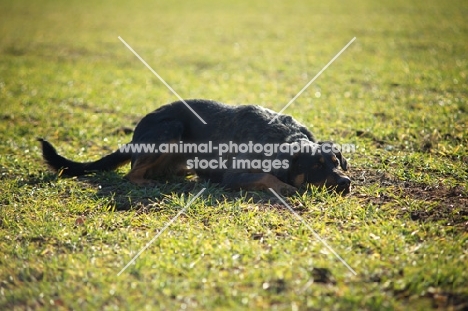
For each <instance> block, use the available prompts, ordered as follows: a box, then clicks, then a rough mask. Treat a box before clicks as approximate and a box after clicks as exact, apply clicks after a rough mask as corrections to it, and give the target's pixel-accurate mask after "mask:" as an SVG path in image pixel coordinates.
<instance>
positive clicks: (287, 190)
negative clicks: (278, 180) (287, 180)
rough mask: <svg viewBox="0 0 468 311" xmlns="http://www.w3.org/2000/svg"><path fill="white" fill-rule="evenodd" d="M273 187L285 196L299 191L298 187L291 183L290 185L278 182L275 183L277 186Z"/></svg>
mask: <svg viewBox="0 0 468 311" xmlns="http://www.w3.org/2000/svg"><path fill="white" fill-rule="evenodd" d="M272 189H273V190H274V191H275V192H276V193H278V194H281V195H283V196H286V197H288V196H291V195H293V194H295V193H296V192H297V188H296V187H293V186H291V185H288V184H278V185H275V187H272Z"/></svg>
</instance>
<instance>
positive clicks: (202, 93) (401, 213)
mask: <svg viewBox="0 0 468 311" xmlns="http://www.w3.org/2000/svg"><path fill="white" fill-rule="evenodd" d="M467 14H468V5H467V3H466V2H465V1H456V0H453V1H449V2H440V1H432V0H430V1H426V2H424V3H423V2H421V3H420V2H417V1H410V2H408V1H399V0H398V1H384V2H375V1H368V0H352V1H347V2H342V1H331V2H319V1H314V2H311V1H299V0H297V1H288V2H285V1H255V2H253V3H252V2H247V1H237V2H230V1H216V2H215V1H208V0H199V1H191V2H187V1H170V2H168V1H167V2H162V3H156V2H153V1H140V2H138V3H130V2H126V1H112V2H111V1H100V2H93V1H83V0H82V1H67V2H59V1H49V0H39V1H34V2H26V1H12V0H7V1H2V3H1V4H0V55H1V57H0V120H1V122H0V134H1V139H0V154H1V157H0V179H1V183H0V237H1V238H0V309H18V310H22V309H52V308H57V309H117V308H119V309H132V310H138V309H144V308H147V309H189V310H193V309H213V310H220V309H278V310H286V309H292V310H305V309H312V310H317V309H320V310H321V309H337V310H351V309H355V310H362V309H367V310H394V309H397V310H403V309H407V308H413V309H415V310H427V309H429V308H442V309H446V308H447V309H450V308H452V309H466V308H468V287H467V286H466V284H468V272H467V270H466V260H467V256H468V252H467V249H468V248H467V246H468V234H467V228H468V199H467V192H468V189H467V186H466V180H467V179H468V171H467V169H466V165H467V163H468V153H467V151H466V150H467V149H466V146H467V143H468V138H467V137H468V130H467V127H466V124H467V121H468V118H467V112H468V104H467V99H468V93H467V90H468V87H467V82H466V81H467V75H468V62H467V59H468V53H467V50H466V42H467V41H468V26H467V24H466V16H467ZM118 36H121V37H122V38H123V39H124V40H125V41H127V42H128V43H129V44H130V45H131V46H132V47H133V48H134V49H135V50H136V51H137V52H138V53H139V54H140V55H141V56H142V57H143V58H144V59H145V60H146V61H147V62H148V64H150V65H151V66H152V67H153V68H154V69H155V70H156V71H157V72H158V73H159V74H160V75H161V76H162V77H164V79H165V80H166V81H167V82H168V83H169V84H170V85H171V86H172V87H173V88H174V89H175V90H176V91H177V92H178V93H179V94H180V95H181V96H182V97H184V98H211V99H216V100H219V101H223V102H226V103H229V104H243V103H256V104H260V105H263V106H265V107H269V108H271V109H275V110H276V111H279V110H280V109H281V108H282V107H283V106H284V105H285V104H286V103H287V102H288V101H289V100H290V99H291V98H292V97H294V95H296V94H297V92H298V91H299V90H300V89H301V88H302V87H303V86H304V85H306V83H307V82H308V81H309V80H310V79H311V78H312V77H313V76H314V75H315V74H316V73H317V72H318V71H320V69H322V67H323V66H324V65H325V64H326V63H327V62H328V61H329V60H330V59H331V58H332V57H333V56H334V55H335V54H336V53H337V52H338V51H339V50H340V49H341V48H342V47H343V46H344V45H345V44H346V43H347V42H349V40H351V39H352V38H353V37H357V40H356V41H355V42H354V43H353V44H352V45H351V46H350V47H349V49H348V50H346V51H345V52H344V53H343V55H342V56H341V57H340V58H339V59H337V60H336V62H334V63H333V64H332V65H331V66H330V67H329V68H328V69H327V70H326V71H325V72H324V73H323V75H322V76H320V78H318V79H317V80H316V82H314V83H313V84H312V85H311V86H310V87H309V88H308V90H307V91H306V92H304V93H303V94H302V95H301V96H300V97H299V98H298V99H297V101H295V102H294V104H293V105H291V106H290V107H289V108H288V109H287V110H286V111H285V113H287V114H290V115H292V116H294V117H295V118H296V119H298V120H299V121H300V122H302V123H304V124H306V125H307V126H308V127H309V128H310V129H311V130H312V131H313V132H314V133H315V134H316V136H317V137H318V138H320V139H323V140H334V141H336V142H338V143H354V144H356V145H357V147H358V148H357V152H356V153H353V154H347V155H346V156H347V157H348V158H349V160H350V163H351V165H352V168H351V171H350V176H351V177H352V179H353V185H354V188H353V191H352V194H351V195H349V196H347V197H338V196H335V195H331V194H328V193H324V192H322V191H320V190H317V189H313V188H310V189H308V190H307V191H306V193H304V194H297V195H295V196H293V197H290V198H288V199H287V202H288V204H290V205H291V206H292V207H293V208H294V209H295V211H296V212H297V213H299V214H300V215H301V217H302V218H303V219H304V220H305V221H306V222H307V224H308V225H310V226H311V227H312V228H313V229H314V230H315V231H316V232H317V234H319V235H320V236H321V237H322V238H324V239H325V240H326V241H327V243H328V244H330V245H331V246H332V247H333V249H334V250H335V251H336V252H337V253H338V254H340V256H341V257H343V258H344V259H345V260H346V262H347V263H349V265H350V266H351V267H352V268H353V269H354V270H356V272H357V275H353V274H352V273H351V272H350V271H349V270H348V269H347V268H346V267H345V266H344V265H343V264H342V263H341V262H339V261H338V260H337V259H336V258H335V257H334V256H333V254H331V253H330V252H329V250H327V249H326V248H325V247H324V246H323V245H322V244H321V243H320V242H319V241H317V240H316V239H315V238H314V236H313V235H312V233H311V232H310V231H309V230H308V229H307V227H306V226H305V225H304V224H303V223H301V222H299V221H298V220H297V219H296V218H295V217H294V215H292V214H291V213H290V212H289V211H288V210H287V209H286V208H285V207H284V206H283V205H282V204H281V202H280V201H279V200H278V199H276V198H275V197H273V196H272V195H270V194H269V193H252V192H249V193H246V192H228V191H224V190H222V189H219V187H217V186H216V185H214V184H210V183H195V182H193V181H187V182H180V181H168V182H167V183H164V182H162V183H161V184H159V185H158V186H156V187H146V188H144V187H143V188H141V187H136V186H133V185H131V184H129V183H127V182H125V181H123V180H122V176H123V174H124V173H125V171H126V170H128V168H127V167H126V168H122V169H120V170H119V171H117V172H113V173H105V174H96V175H92V176H88V177H83V178H61V177H57V176H56V175H54V174H53V173H51V172H50V171H48V170H47V168H46V167H45V166H44V165H43V163H42V160H41V156H40V150H39V146H38V143H37V142H36V141H35V138H36V137H45V138H47V139H49V140H50V141H52V142H53V143H56V144H57V146H58V148H59V151H60V152H61V153H62V154H64V155H66V156H69V157H72V158H73V159H76V160H81V161H84V160H90V159H96V158H98V157H99V156H101V155H104V154H106V153H108V152H110V151H111V150H113V149H115V147H116V146H117V145H118V144H119V143H125V142H127V141H129V139H130V136H128V135H126V134H124V133H123V131H119V130H120V129H122V128H123V127H133V126H134V125H135V124H136V122H137V121H138V120H139V118H141V117H142V116H143V115H145V114H146V113H148V112H150V111H152V110H154V109H155V108H157V107H159V106H161V105H163V104H165V103H168V102H171V101H174V100H175V99H176V98H175V97H174V95H172V94H171V93H170V92H169V91H168V90H167V89H166V88H165V87H164V86H163V85H162V84H161V83H160V81H159V80H158V79H157V78H156V77H154V76H153V75H152V74H151V72H150V71H149V70H147V68H145V67H144V66H143V64H142V63H141V62H140V61H138V59H136V58H135V56H134V55H133V54H132V53H131V52H130V51H129V50H128V49H127V48H126V47H125V46H124V45H123V44H122V43H121V42H120V41H119V40H118V38H117V37H118ZM204 187H206V188H207V189H206V190H205V192H204V193H203V194H202V196H201V197H199V198H198V199H196V200H195V201H194V203H193V204H192V205H190V207H189V208H188V209H187V210H186V212H184V213H183V214H182V215H181V216H180V217H179V218H178V219H177V220H176V221H175V222H174V223H173V224H172V225H171V226H170V227H169V228H168V229H167V230H166V231H165V232H164V233H162V235H161V236H160V237H159V238H158V239H156V240H155V241H154V243H153V244H152V245H151V246H150V247H149V248H148V249H147V250H146V251H145V252H144V253H143V254H142V255H141V256H140V257H139V258H138V259H137V260H136V261H135V264H134V265H131V266H130V267H129V268H128V269H127V270H125V271H124V272H123V273H122V274H121V275H120V276H117V273H118V272H119V271H120V270H121V269H122V268H123V267H124V266H125V265H126V264H127V263H128V262H129V261H130V260H131V259H132V258H133V256H134V255H135V254H136V253H137V252H138V251H139V250H140V249H142V248H143V247H144V246H145V245H146V243H148V242H149V241H150V240H151V239H152V238H153V237H154V236H155V235H156V234H157V233H159V232H160V231H159V230H160V229H161V228H163V227H164V225H166V223H167V222H168V221H170V220H171V219H172V218H173V217H174V216H175V215H176V214H177V213H178V212H179V211H181V209H182V208H183V206H185V204H187V202H188V201H189V200H190V199H191V198H193V196H194V195H195V194H196V193H197V192H198V191H200V190H201V189H202V188H204Z"/></svg>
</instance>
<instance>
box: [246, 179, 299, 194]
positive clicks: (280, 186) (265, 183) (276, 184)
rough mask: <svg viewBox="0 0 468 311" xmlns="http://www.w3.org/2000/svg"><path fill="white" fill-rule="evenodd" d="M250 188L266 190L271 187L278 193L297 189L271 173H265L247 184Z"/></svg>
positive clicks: (286, 192)
mask: <svg viewBox="0 0 468 311" xmlns="http://www.w3.org/2000/svg"><path fill="white" fill-rule="evenodd" d="M249 186H250V187H249V188H250V189H251V190H267V189H269V188H271V189H273V190H274V191H275V192H277V193H280V194H285V195H289V194H292V193H294V192H296V191H297V189H296V188H295V187H293V186H291V185H289V184H286V183H284V182H282V181H281V180H279V179H278V178H276V177H275V176H273V175H271V174H265V175H264V176H263V177H262V178H260V179H259V180H257V181H255V182H253V183H251V184H250V185H249Z"/></svg>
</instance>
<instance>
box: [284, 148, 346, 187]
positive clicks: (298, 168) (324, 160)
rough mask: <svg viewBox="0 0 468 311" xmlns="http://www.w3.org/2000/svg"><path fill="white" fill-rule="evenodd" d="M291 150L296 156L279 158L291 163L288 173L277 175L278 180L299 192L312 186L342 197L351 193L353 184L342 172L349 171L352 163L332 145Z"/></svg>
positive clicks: (288, 153)
mask: <svg viewBox="0 0 468 311" xmlns="http://www.w3.org/2000/svg"><path fill="white" fill-rule="evenodd" d="M290 150H293V151H294V152H284V153H279V154H278V158H280V159H282V160H284V159H286V160H288V161H289V169H288V170H283V171H277V172H276V173H277V177H278V178H280V179H282V180H285V181H287V183H289V184H291V185H294V186H295V187H297V188H299V187H301V186H303V185H306V184H312V185H314V186H318V187H326V188H328V189H330V190H334V191H336V192H338V193H341V194H347V193H349V192H350V189H351V180H350V179H349V177H348V176H346V175H345V174H344V173H343V172H342V171H341V170H340V168H341V169H342V170H343V171H346V170H348V162H347V161H346V159H345V158H344V157H343V155H342V154H341V152H340V151H339V150H338V148H337V147H336V145H333V143H332V142H319V143H313V142H310V141H304V142H301V143H292V144H291V148H290ZM275 175H276V174H275Z"/></svg>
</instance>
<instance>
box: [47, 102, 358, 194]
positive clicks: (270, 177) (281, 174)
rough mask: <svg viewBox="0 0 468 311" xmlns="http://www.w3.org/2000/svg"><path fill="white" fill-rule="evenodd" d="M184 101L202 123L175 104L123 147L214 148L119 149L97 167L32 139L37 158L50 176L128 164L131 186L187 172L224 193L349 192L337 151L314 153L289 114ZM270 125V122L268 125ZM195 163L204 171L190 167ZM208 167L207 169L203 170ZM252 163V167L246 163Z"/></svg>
mask: <svg viewBox="0 0 468 311" xmlns="http://www.w3.org/2000/svg"><path fill="white" fill-rule="evenodd" d="M185 103H187V104H188V105H189V106H190V107H191V108H192V109H193V110H194V111H195V112H196V113H197V114H198V115H199V116H200V117H201V118H202V119H203V120H205V121H206V124H203V123H202V122H201V121H200V119H199V118H198V117H197V116H196V115H195V114H193V113H192V112H191V111H190V110H189V109H187V107H186V106H185V104H184V103H183V102H180V101H178V102H174V103H172V104H169V105H165V106H162V107H161V108H159V109H157V110H155V111H153V112H151V113H149V114H148V115H146V116H145V117H144V118H143V119H142V120H141V121H140V122H139V123H138V125H137V126H136V128H135V131H134V133H133V138H132V141H131V142H130V143H129V144H127V145H126V146H127V147H129V146H131V145H133V146H137V145H139V146H140V147H141V146H142V144H146V145H148V146H149V145H153V146H156V147H157V146H163V145H166V146H167V145H168V144H175V145H180V146H182V144H198V145H202V144H205V147H206V144H207V143H210V144H211V146H213V148H212V150H211V151H207V150H202V151H200V150H195V149H192V150H190V152H185V153H183V152H177V153H175V152H148V150H146V152H144V151H141V150H140V151H137V150H136V149H134V150H133V151H132V149H131V148H129V149H127V150H123V149H122V148H119V150H117V151H115V152H114V153H112V154H109V155H107V156H105V157H103V158H101V159H99V160H97V161H94V162H86V163H78V162H73V161H71V160H68V159H65V158H64V157H62V156H60V155H58V154H57V152H56V150H55V149H54V147H53V146H52V145H51V144H50V143H49V142H47V141H45V140H43V139H39V141H41V143H42V150H43V157H44V159H45V161H46V162H47V164H48V165H49V166H51V167H52V168H53V169H54V170H56V171H61V173H62V174H64V175H69V176H78V175H84V174H88V173H91V172H97V171H110V170H114V169H116V168H117V167H119V166H121V165H124V164H126V163H128V162H130V161H131V170H130V172H129V173H128V174H127V175H126V178H127V179H128V180H130V181H131V182H133V183H136V184H145V183H147V182H150V181H151V180H158V179H164V178H167V177H169V176H172V175H175V174H178V175H180V174H186V173H187V171H188V169H189V168H190V169H191V171H192V172H194V173H196V175H198V177H199V178H202V179H205V180H210V181H212V182H214V183H219V184H221V185H222V186H224V187H226V188H229V189H240V188H242V189H245V190H266V189H268V188H272V189H274V190H275V191H277V192H280V193H283V194H291V193H292V192H295V191H296V190H297V188H298V187H300V186H302V185H305V184H312V185H315V186H326V187H327V188H330V189H334V190H336V191H337V192H340V193H343V194H346V193H348V192H349V191H350V184H351V181H350V179H349V178H348V177H347V176H345V175H344V174H343V173H342V172H341V171H340V170H339V167H341V169H343V170H347V168H348V164H347V162H346V159H345V158H344V157H343V156H342V155H341V153H340V152H338V151H334V152H333V151H331V150H329V149H330V148H328V150H325V148H321V147H322V146H323V143H320V142H317V141H316V139H315V138H314V136H313V135H312V133H311V132H310V131H309V130H307V129H306V128H305V127H304V126H303V125H301V124H299V123H298V122H297V121H295V120H294V119H293V118H291V117H290V116H286V115H279V114H277V113H275V112H274V111H271V110H269V109H265V108H262V107H258V106H251V105H245V106H229V105H225V104H221V103H218V102H215V101H209V100H187V101H185ZM271 120H274V121H273V122H271V124H269V122H270V121H271ZM221 144H224V146H226V145H227V144H231V145H233V144H237V145H241V144H244V147H245V146H247V144H250V146H252V145H253V144H260V145H262V146H266V145H267V144H269V145H270V146H272V145H275V146H278V145H280V144H281V145H282V146H283V147H285V146H286V147H287V146H291V148H290V150H294V152H290V150H287V151H284V148H283V150H281V148H280V149H279V150H278V148H277V149H276V150H275V151H274V152H270V153H265V152H251V151H252V150H249V151H248V152H241V150H237V148H230V150H229V151H227V152H225V153H223V154H220V152H219V150H216V149H217V146H219V145H221ZM299 144H300V145H301V146H309V147H311V148H310V149H309V151H307V152H304V151H303V150H301V151H297V148H296V149H295V148H292V147H294V146H297V145H299ZM230 147H232V146H230ZM232 149H234V150H232ZM310 150H313V152H310ZM242 151H246V150H242ZM195 160H196V161H195ZM240 160H242V161H244V162H242V165H240V164H239V161H240ZM254 160H256V162H255V161H254ZM203 161H204V162H203ZM249 161H250V162H249ZM199 163H204V164H205V165H204V166H202V165H200V166H198V167H197V165H196V164H199ZM207 163H210V164H211V165H210V166H209V167H208V166H207V165H206V164H207ZM252 163H254V164H255V163H256V165H250V164H252ZM265 163H266V164H268V165H267V166H266V167H259V166H258V165H259V164H265ZM272 164H273V165H272ZM213 165H214V167H213Z"/></svg>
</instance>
